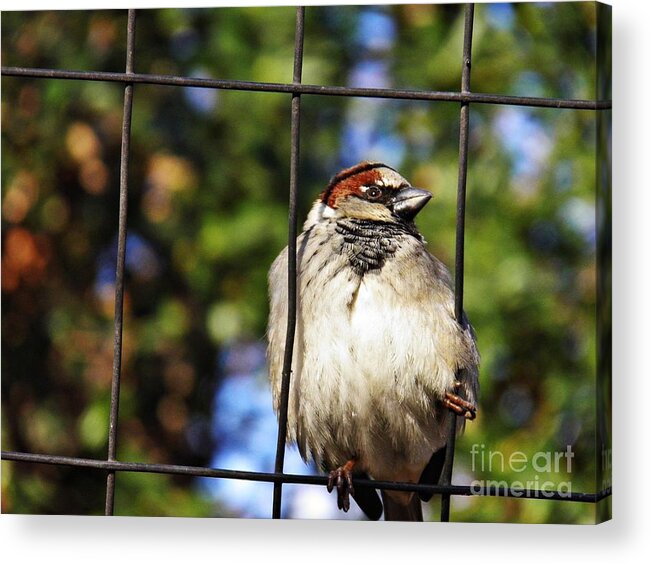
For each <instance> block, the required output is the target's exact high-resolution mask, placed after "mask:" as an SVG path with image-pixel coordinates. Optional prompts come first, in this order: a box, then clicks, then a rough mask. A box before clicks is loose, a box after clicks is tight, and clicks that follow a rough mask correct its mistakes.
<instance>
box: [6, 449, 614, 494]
mask: <svg viewBox="0 0 651 564" xmlns="http://www.w3.org/2000/svg"><path fill="white" fill-rule="evenodd" d="M2 459H3V460H12V461H14V462H27V463H32V464H50V465H55V466H70V467H74V468H88V469H94V470H100V471H109V472H140V473H151V474H173V475H178V476H197V477H199V476H201V477H206V478H225V479H230V480H248V481H253V482H274V483H275V482H282V483H284V484H304V485H313V486H323V485H325V484H326V483H327V481H328V478H327V476H314V475H306V474H285V473H275V472H249V471H244V470H227V469H224V468H207V467H205V466H182V465H176V464H148V463H144V462H118V461H111V460H96V459H91V458H77V457H73V456H56V455H51V454H32V453H26V452H3V453H2ZM355 483H356V484H359V485H360V486H371V487H375V488H380V489H383V490H396V491H410V492H423V493H433V494H450V495H465V496H471V495H472V496H484V497H486V496H491V497H514V498H521V499H554V500H565V501H575V502H583V503H596V502H598V501H600V500H602V499H604V498H605V497H608V496H609V495H611V491H612V490H611V488H610V487H609V488H607V489H604V490H602V491H600V492H597V493H582V492H567V493H566V492H557V491H552V490H534V489H526V490H524V489H523V490H518V491H513V490H509V489H508V488H504V487H501V486H492V485H490V486H482V487H479V485H477V486H457V485H450V486H441V485H438V484H428V485H425V484H413V483H411V482H384V481H379V480H366V479H364V480H363V479H361V478H355Z"/></svg>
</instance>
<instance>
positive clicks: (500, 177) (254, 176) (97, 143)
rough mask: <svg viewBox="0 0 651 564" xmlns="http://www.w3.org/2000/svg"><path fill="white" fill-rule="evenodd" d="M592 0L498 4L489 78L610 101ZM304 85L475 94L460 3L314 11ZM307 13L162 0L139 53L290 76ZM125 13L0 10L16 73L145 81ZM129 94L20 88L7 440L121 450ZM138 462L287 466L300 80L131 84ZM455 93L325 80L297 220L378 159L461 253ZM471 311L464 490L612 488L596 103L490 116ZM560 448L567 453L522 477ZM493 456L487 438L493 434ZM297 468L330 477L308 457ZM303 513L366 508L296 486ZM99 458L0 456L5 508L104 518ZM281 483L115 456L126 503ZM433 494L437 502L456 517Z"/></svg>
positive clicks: (130, 421)
mask: <svg viewBox="0 0 651 564" xmlns="http://www.w3.org/2000/svg"><path fill="white" fill-rule="evenodd" d="M596 17H597V14H596V9H595V5H594V4H593V3H589V2H572V3H549V2H545V3H539V4H478V5H477V7H476V10H475V29H474V41H473V68H472V81H471V82H472V89H473V90H474V91H477V92H487V93H498V94H512V95H526V96H546V97H559V98H586V99H595V98H596V92H595V90H596V87H595V85H596V81H597V73H596V67H595V54H596V49H597V37H596V30H595V25H596ZM306 18H307V19H306V36H305V63H304V72H303V82H305V83H312V84H326V85H349V86H370V87H398V88H410V89H426V90H450V91H453V90H458V89H459V85H460V79H461V77H460V69H461V51H462V32H463V13H462V7H461V6H459V5H396V6H329V7H309V8H308V9H307V15H306ZM294 23H295V10H294V8H291V7H260V8H220V9H161V10H141V11H139V13H138V19H137V32H136V56H135V70H136V72H142V73H155V74H172V75H184V76H197V77H212V78H227V79H240V80H255V81H270V82H290V81H291V73H292V60H293V40H294ZM125 44H126V12H125V11H84V12H76V11H66V12H56V11H48V12H3V14H2V62H3V65H5V66H25V67H48V68H58V69H74V70H99V71H115V72H122V71H123V70H124V65H125ZM122 97H123V86H122V85H120V84H112V83H104V82H81V81H63V80H35V79H26V78H16V77H3V79H2V448H3V450H15V451H24V452H34V453H48V454H58V455H67V456H80V457H87V458H98V459H101V458H105V456H106V449H107V427H108V410H109V393H110V384H111V367H112V353H113V308H114V297H113V293H114V278H115V273H114V271H115V260H116V237H117V215H118V214H117V209H118V197H117V196H118V181H119V178H118V172H119V153H120V130H121V121H122ZM134 100H135V101H134V110H133V116H134V117H133V127H132V143H131V167H130V193H129V220H128V221H129V231H128V241H127V259H126V260H127V287H126V297H125V325H124V353H123V377H122V390H121V400H120V419H119V436H118V459H119V460H121V461H140V462H157V463H173V464H186V465H204V466H205V465H211V466H216V467H221V468H233V469H241V470H262V471H271V470H273V459H274V451H275V443H276V420H275V416H274V414H273V412H272V410H271V399H270V394H269V391H268V384H267V381H266V367H265V358H264V350H265V340H264V332H265V323H266V315H267V312H268V306H267V288H266V273H267V270H268V268H269V266H270V264H271V262H272V261H273V259H274V258H275V256H276V255H277V254H278V252H279V251H280V250H281V249H282V247H283V246H284V245H285V244H286V237H287V235H286V233H287V217H286V216H287V198H288V180H289V174H288V170H289V141H290V136H289V125H290V124H289V109H290V96H289V95H285V94H273V93H253V92H235V91H218V90H210V89H198V88H177V87H167V86H148V85H140V84H139V85H136V86H135V98H134ZM458 114H459V108H458V104H454V103H449V102H412V101H398V100H374V99H362V98H340V97H325V96H309V95H305V96H303V97H302V130H301V160H300V176H299V186H300V189H299V191H300V193H299V199H300V204H299V206H300V210H301V212H300V217H301V218H302V217H304V216H305V214H306V213H307V210H308V209H309V206H310V204H311V202H312V201H313V199H314V198H315V197H316V196H317V194H318V193H319V191H320V190H321V189H322V188H323V187H324V186H325V184H326V183H327V182H328V180H329V178H330V177H331V176H332V175H333V174H334V173H335V172H337V171H338V170H339V169H340V168H343V167H345V166H349V165H352V164H354V163H355V162H357V161H359V160H362V159H377V160H381V161H384V162H386V163H387V164H389V165H390V166H393V167H394V168H397V169H399V170H400V171H401V172H402V173H403V174H404V175H405V176H406V177H407V178H408V179H410V180H411V182H412V184H414V185H417V186H422V187H425V188H428V189H430V190H432V191H433V193H434V198H433V200H432V201H431V202H430V204H429V205H428V206H427V207H426V208H425V209H424V211H423V212H422V213H421V214H419V216H418V225H419V227H420V229H421V231H422V232H423V233H424V235H425V237H426V239H427V240H428V242H429V246H430V249H431V250H432V252H433V253H434V254H436V255H437V256H438V257H439V258H440V259H441V260H443V261H444V262H445V263H446V264H447V265H448V266H449V267H450V268H452V267H453V263H454V226H455V202H456V183H457V166H458V165H457V162H458V161H457V151H458ZM470 136H471V137H470V155H469V159H470V160H469V172H468V209H467V236H466V283H465V309H466V312H467V313H468V316H469V317H470V319H471V321H472V323H473V325H474V326H475V328H476V331H477V333H478V338H479V346H480V351H481V354H482V368H481V397H480V409H479V416H478V418H477V420H476V421H475V422H473V423H472V424H469V425H468V428H467V431H466V433H465V435H464V436H463V438H461V439H460V441H459V442H458V444H457V458H456V462H455V475H454V479H453V481H454V483H457V484H467V483H470V482H471V481H472V480H486V479H499V480H502V479H504V480H507V481H509V482H511V481H513V480H522V481H527V480H538V479H540V482H542V481H543V480H552V481H554V482H555V483H558V482H560V481H570V482H571V487H572V490H573V491H584V492H594V491H596V490H597V489H598V487H597V484H596V478H595V476H596V462H597V452H596V448H595V433H596V411H595V393H596V392H595V389H596V382H595V379H596V377H595V372H596V352H597V351H596V348H597V343H596V328H595V323H596V278H597V273H596V262H595V249H596V233H595V182H596V180H595V171H596V165H595V159H596V125H595V113H594V112H592V111H578V110H559V109H536V108H522V107H510V106H495V105H480V104H475V105H472V107H471V122H470ZM473 445H479V448H481V449H483V451H485V452H499V453H502V456H504V457H505V458H506V459H507V460H508V456H509V455H510V454H511V453H513V452H516V451H520V452H523V453H525V454H526V455H527V456H529V457H531V456H533V455H534V454H535V453H537V452H563V451H565V450H566V448H567V445H571V447H572V450H573V452H574V453H575V457H574V459H573V464H572V468H571V472H567V469H566V467H565V466H564V465H563V466H561V467H560V468H559V471H558V472H552V473H546V472H545V473H541V472H536V470H535V469H534V468H532V467H531V465H529V466H528V467H527V469H526V471H524V472H514V471H513V470H512V469H510V468H509V467H508V465H504V467H502V465H501V464H499V457H495V458H493V463H492V465H490V466H492V467H491V468H487V467H486V466H485V467H484V468H483V469H482V468H481V467H480V466H479V465H478V464H477V463H476V461H475V464H473V459H472V457H471V449H472V448H473ZM475 448H478V447H475ZM286 470H287V471H289V472H297V473H304V472H314V471H315V470H314V469H313V468H311V467H307V466H305V465H304V463H303V462H302V461H301V460H300V458H299V457H298V455H297V454H296V452H295V451H294V450H293V449H290V450H289V452H288V457H287V462H286ZM285 491H286V494H285V505H286V507H285V515H286V516H288V517H305V518H331V517H332V518H353V519H358V518H362V514H361V512H359V511H358V510H357V508H356V507H355V508H353V509H351V511H350V512H349V514H347V515H344V514H343V513H340V512H338V511H337V510H336V504H335V501H334V498H333V497H332V496H329V495H328V494H327V493H326V492H325V488H319V487H315V486H286V488H285ZM104 495H105V477H104V474H103V473H102V472H97V471H90V470H83V469H72V468H66V467H54V466H43V465H35V464H24V463H16V462H3V463H2V511H3V512H6V513H48V514H52V513H55V514H101V513H102V511H103V506H104ZM271 497H272V489H271V486H270V485H268V484H262V483H255V482H244V481H233V480H213V479H196V478H191V477H180V476H165V475H149V474H137V473H120V474H118V476H117V481H116V505H115V511H116V514H118V515H161V516H165V515H167V516H231V517H236V516H241V517H269V516H270V514H271ZM437 510H438V501H437V500H436V499H434V500H433V501H432V502H431V503H430V504H429V505H428V506H427V515H428V516H429V517H430V518H432V519H436V518H437ZM594 515H595V509H594V506H593V505H590V504H582V503H559V502H552V501H539V500H522V499H512V498H511V499H495V498H453V505H452V519H453V520H458V521H503V522H505V521H510V522H561V523H588V522H593V521H594Z"/></svg>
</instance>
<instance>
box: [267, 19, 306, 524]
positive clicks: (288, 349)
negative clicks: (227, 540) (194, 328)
mask: <svg viewBox="0 0 651 564" xmlns="http://www.w3.org/2000/svg"><path fill="white" fill-rule="evenodd" d="M304 24H305V8H304V7H298V8H297V9H296V38H295V41H294V77H293V80H294V83H295V84H299V83H300V82H301V78H302V74H303V38H304V36H305V25H304ZM300 119H301V95H300V94H298V93H294V94H292V123H291V155H290V165H289V166H290V171H289V172H290V176H289V214H288V215H289V234H288V241H287V299H288V301H289V304H288V307H287V334H286V338H285V356H284V358H283V374H282V381H281V388H280V390H281V391H280V408H279V410H278V443H277V445H276V464H275V470H276V473H278V474H282V472H283V468H284V465H285V443H286V442H287V409H288V406H289V383H290V378H291V373H292V356H293V354H294V335H295V333H296V236H297V223H298V221H297V219H298V218H297V217H296V209H297V192H298V156H299V134H300ZM282 493H283V482H282V480H278V481H276V482H274V497H273V508H272V516H273V518H274V519H280V513H281V509H282V508H281V505H282Z"/></svg>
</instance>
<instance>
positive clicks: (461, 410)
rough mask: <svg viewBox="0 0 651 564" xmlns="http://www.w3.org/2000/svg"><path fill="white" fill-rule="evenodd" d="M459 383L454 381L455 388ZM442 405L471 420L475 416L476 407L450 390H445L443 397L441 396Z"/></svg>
mask: <svg viewBox="0 0 651 564" xmlns="http://www.w3.org/2000/svg"><path fill="white" fill-rule="evenodd" d="M460 385H461V384H460V383H459V382H455V388H458V387H459V386H460ZM443 405H444V406H445V407H447V408H448V409H450V410H451V411H453V412H454V413H456V414H457V415H461V416H463V417H465V418H466V419H469V420H471V421H472V420H473V419H474V418H475V417H477V408H476V407H475V406H474V405H473V404H472V403H470V402H468V401H466V400H464V399H463V398H461V397H459V396H458V395H456V394H453V393H452V392H446V393H445V397H444V398H443Z"/></svg>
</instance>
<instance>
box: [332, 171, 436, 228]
mask: <svg viewBox="0 0 651 564" xmlns="http://www.w3.org/2000/svg"><path fill="white" fill-rule="evenodd" d="M431 197H432V194H431V193H430V192H428V191H427V190H421V189H420V188H414V187H413V186H411V184H409V182H407V180H405V179H404V178H403V177H402V176H401V175H400V174H398V173H397V172H396V171H395V170H394V169H392V168H391V167H389V166H387V165H385V164H383V163H377V162H362V163H359V164H357V165H355V166H353V167H351V168H347V169H345V170H342V171H341V172H339V173H338V174H336V175H335V176H334V177H333V178H332V180H331V181H330V183H329V184H328V186H327V187H326V189H325V190H324V191H323V192H322V193H321V197H320V200H319V205H320V208H321V216H322V217H324V218H326V217H348V218H355V219H366V220H371V221H384V222H400V221H409V222H410V221H412V220H413V219H414V217H416V214H417V213H418V212H419V211H420V210H421V209H423V207H424V206H425V204H427V202H428V201H429V200H430V198H431Z"/></svg>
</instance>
